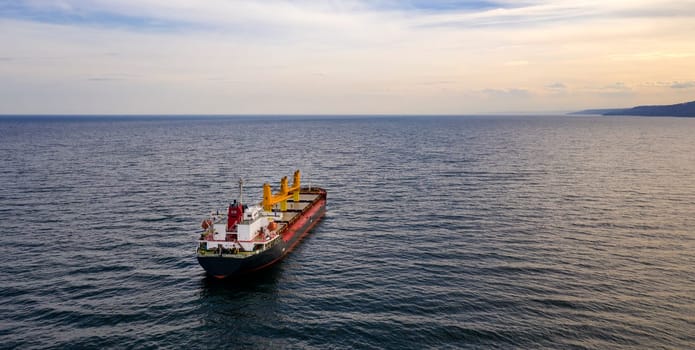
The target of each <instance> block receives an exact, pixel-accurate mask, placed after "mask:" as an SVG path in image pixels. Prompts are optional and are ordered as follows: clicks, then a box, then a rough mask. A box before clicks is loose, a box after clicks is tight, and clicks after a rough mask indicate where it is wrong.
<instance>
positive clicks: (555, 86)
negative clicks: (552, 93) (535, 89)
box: [545, 83, 567, 91]
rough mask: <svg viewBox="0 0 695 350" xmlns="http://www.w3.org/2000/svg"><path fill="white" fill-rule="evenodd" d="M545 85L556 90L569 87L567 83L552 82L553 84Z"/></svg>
mask: <svg viewBox="0 0 695 350" xmlns="http://www.w3.org/2000/svg"><path fill="white" fill-rule="evenodd" d="M545 87H546V89H550V90H556V91H557V90H565V89H567V85H565V84H563V83H552V84H549V85H546V86H545Z"/></svg>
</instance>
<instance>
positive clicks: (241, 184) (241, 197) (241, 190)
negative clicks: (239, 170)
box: [239, 178, 244, 205]
mask: <svg viewBox="0 0 695 350" xmlns="http://www.w3.org/2000/svg"><path fill="white" fill-rule="evenodd" d="M243 200H244V179H242V178H239V205H243V204H244V201H243Z"/></svg>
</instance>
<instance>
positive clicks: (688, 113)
mask: <svg viewBox="0 0 695 350" xmlns="http://www.w3.org/2000/svg"><path fill="white" fill-rule="evenodd" d="M570 114H575V115H580V114H594V115H596V114H598V115H634V116H645V117H695V101H692V102H686V103H679V104H675V105H663V106H637V107H633V108H608V109H585V110H583V111H579V112H573V113H570Z"/></svg>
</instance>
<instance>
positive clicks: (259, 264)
mask: <svg viewBox="0 0 695 350" xmlns="http://www.w3.org/2000/svg"><path fill="white" fill-rule="evenodd" d="M317 205H320V207H319V208H318V210H316V211H315V212H314V213H313V215H311V216H310V217H309V219H308V220H306V222H305V223H303V224H302V225H297V226H296V227H290V228H289V229H290V230H293V231H294V234H293V235H292V237H291V238H290V239H289V240H288V241H280V242H279V243H277V244H275V245H274V246H272V247H271V248H269V249H268V250H266V251H264V252H262V253H258V254H255V255H251V256H247V257H244V258H240V257H233V256H210V255H207V256H201V255H199V256H198V263H200V266H202V267H203V269H205V272H207V274H208V275H211V276H213V277H216V278H228V277H238V276H243V275H246V274H249V273H251V272H255V271H259V270H262V269H265V268H268V267H270V266H272V265H274V264H275V263H277V262H279V261H280V260H282V258H284V257H285V255H287V253H289V252H290V251H292V249H294V247H295V246H296V245H297V244H299V243H300V242H301V240H302V238H303V237H304V236H306V235H307V234H308V233H309V231H310V230H311V229H312V228H313V227H314V226H315V225H316V224H317V223H318V221H319V220H321V218H322V217H323V215H324V214H325V212H326V207H325V201H322V202H321V203H320V204H317Z"/></svg>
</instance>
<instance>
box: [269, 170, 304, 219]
mask: <svg viewBox="0 0 695 350" xmlns="http://www.w3.org/2000/svg"><path fill="white" fill-rule="evenodd" d="M300 180H301V175H300V173H299V170H297V171H295V172H294V181H293V183H292V187H288V185H287V176H284V177H283V178H282V179H281V180H280V192H278V193H277V194H275V195H274V194H273V192H272V190H271V189H270V185H269V184H268V183H264V184H263V210H265V211H271V210H272V209H273V205H275V204H278V203H280V210H282V211H285V210H287V200H288V199H290V198H292V199H293V200H294V201H295V202H299V187H300V185H299V183H300Z"/></svg>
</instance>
